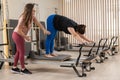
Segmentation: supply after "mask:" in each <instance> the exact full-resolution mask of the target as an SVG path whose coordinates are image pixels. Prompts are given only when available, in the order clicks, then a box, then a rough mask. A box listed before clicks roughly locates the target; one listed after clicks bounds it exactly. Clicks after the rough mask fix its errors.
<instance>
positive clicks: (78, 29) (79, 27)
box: [76, 24, 86, 34]
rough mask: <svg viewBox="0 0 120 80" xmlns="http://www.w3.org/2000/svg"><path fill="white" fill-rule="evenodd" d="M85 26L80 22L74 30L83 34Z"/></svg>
mask: <svg viewBox="0 0 120 80" xmlns="http://www.w3.org/2000/svg"><path fill="white" fill-rule="evenodd" d="M85 28H86V25H84V24H80V25H78V26H77V28H76V31H77V32H78V33H80V34H84V33H85Z"/></svg>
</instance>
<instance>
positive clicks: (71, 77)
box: [0, 51, 120, 80]
mask: <svg viewBox="0 0 120 80" xmlns="http://www.w3.org/2000/svg"><path fill="white" fill-rule="evenodd" d="M57 53H58V54H62V53H65V54H70V55H71V56H72V57H73V58H74V57H76V56H77V52H68V51H61V52H57ZM119 58H120V54H119V53H117V54H116V55H114V56H109V59H108V60H106V61H105V62H104V63H101V64H98V63H93V66H94V67H95V70H94V71H91V72H86V73H87V77H78V76H77V75H76V73H75V72H74V71H73V69H72V68H65V67H59V65H53V64H50V63H48V64H28V65H26V66H27V68H28V69H29V70H30V71H32V72H33V74H31V75H27V74H13V73H11V70H10V69H11V67H10V66H7V65H4V67H3V68H2V70H0V80H56V79H57V80H120V59H119ZM79 70H80V69H79ZM80 71H81V70H80Z"/></svg>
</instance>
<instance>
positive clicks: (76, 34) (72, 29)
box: [68, 27, 84, 43]
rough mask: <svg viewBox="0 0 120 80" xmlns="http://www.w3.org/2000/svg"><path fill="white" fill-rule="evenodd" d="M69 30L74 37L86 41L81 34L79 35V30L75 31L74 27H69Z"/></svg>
mask: <svg viewBox="0 0 120 80" xmlns="http://www.w3.org/2000/svg"><path fill="white" fill-rule="evenodd" d="M68 31H69V32H70V33H71V35H73V37H74V38H75V39H76V40H78V41H79V42H81V43H84V42H83V40H82V38H81V36H79V34H78V33H77V32H75V30H74V28H72V27H68Z"/></svg>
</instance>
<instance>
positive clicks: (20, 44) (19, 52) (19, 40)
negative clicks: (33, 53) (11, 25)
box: [12, 32, 25, 68]
mask: <svg viewBox="0 0 120 80" xmlns="http://www.w3.org/2000/svg"><path fill="white" fill-rule="evenodd" d="M12 38H13V41H14V42H15V44H16V53H15V57H14V65H13V66H17V63H18V60H20V64H21V68H25V65H24V53H25V48H24V43H25V40H24V38H23V37H22V36H20V35H19V34H18V33H17V32H13V34H12Z"/></svg>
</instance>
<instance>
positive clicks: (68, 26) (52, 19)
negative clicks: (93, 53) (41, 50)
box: [45, 14, 92, 57]
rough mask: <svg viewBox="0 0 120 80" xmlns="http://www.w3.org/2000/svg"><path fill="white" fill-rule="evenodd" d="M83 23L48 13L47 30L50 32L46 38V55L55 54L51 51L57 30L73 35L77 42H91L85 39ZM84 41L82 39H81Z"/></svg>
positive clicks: (51, 55)
mask: <svg viewBox="0 0 120 80" xmlns="http://www.w3.org/2000/svg"><path fill="white" fill-rule="evenodd" d="M85 28H86V26H85V25H78V24H77V23H76V22H75V21H73V20H71V19H69V18H67V17H65V16H61V15H56V14H53V15H50V16H49V17H48V18H47V30H48V31H50V32H51V34H50V35H47V38H46V44H45V45H46V54H45V56H46V57H53V56H57V55H56V54H55V53H53V50H54V39H55V36H56V33H57V31H63V32H65V33H67V34H71V35H73V37H75V39H77V40H78V41H79V42H83V43H84V42H92V41H91V40H89V39H87V38H86V37H85V36H84V35H83V34H84V33H85ZM82 39H83V40H84V41H83V40H82Z"/></svg>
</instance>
